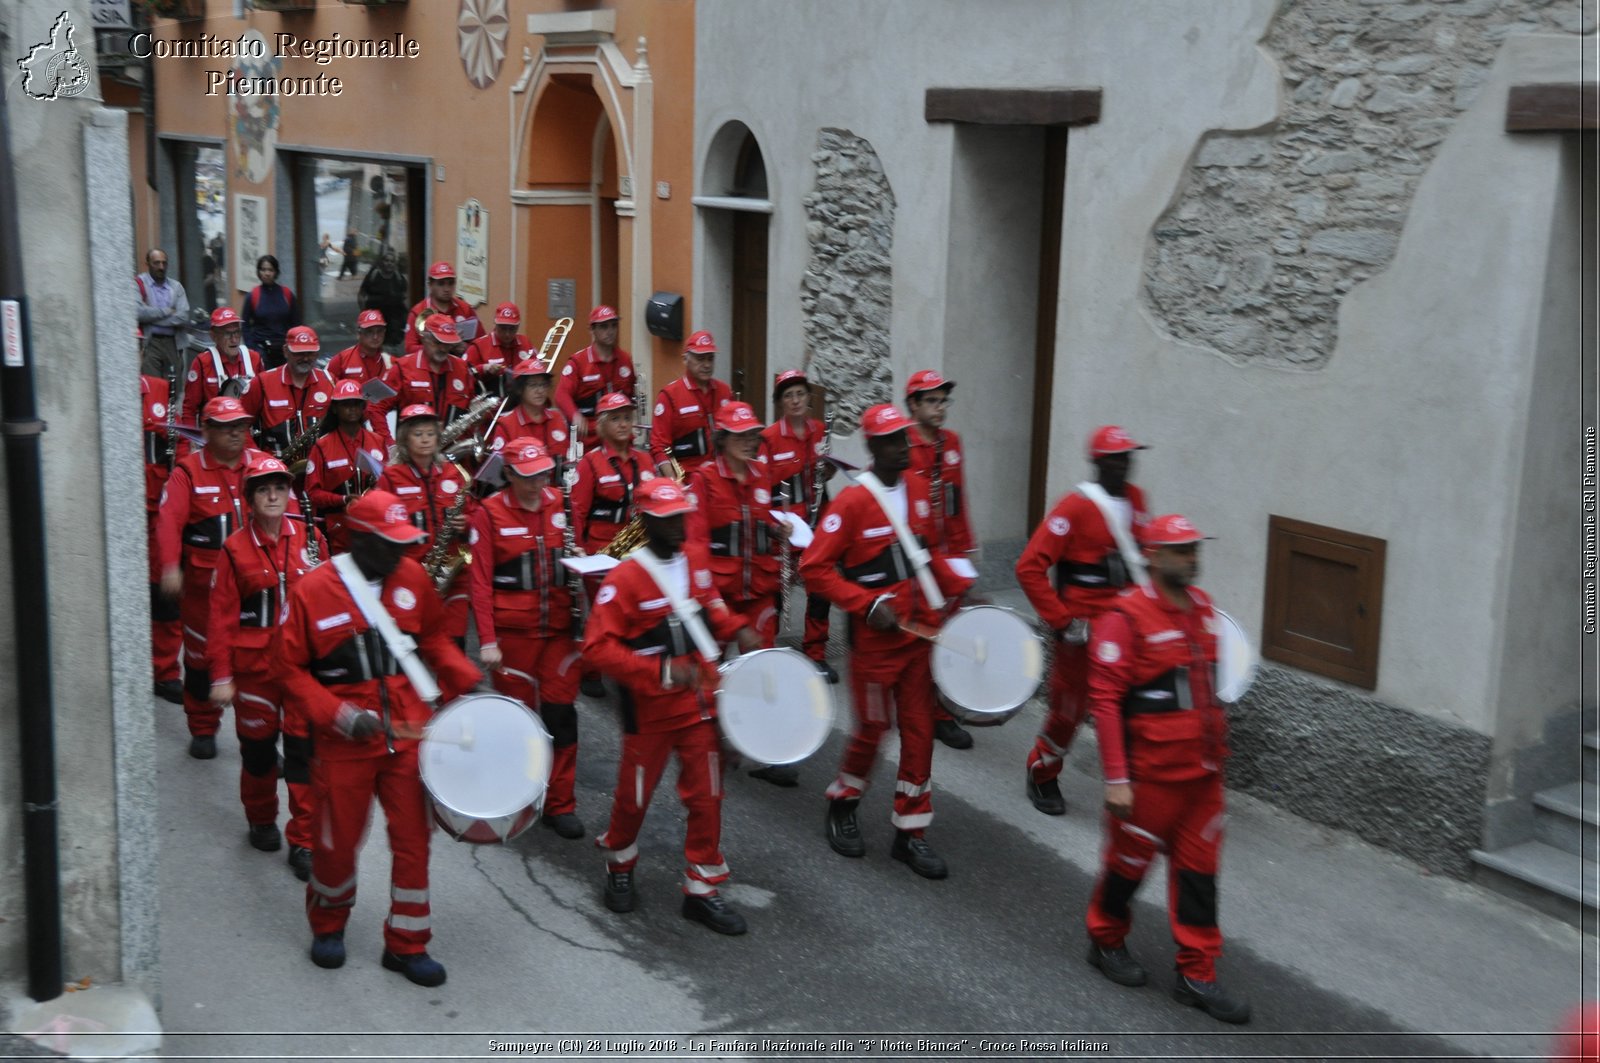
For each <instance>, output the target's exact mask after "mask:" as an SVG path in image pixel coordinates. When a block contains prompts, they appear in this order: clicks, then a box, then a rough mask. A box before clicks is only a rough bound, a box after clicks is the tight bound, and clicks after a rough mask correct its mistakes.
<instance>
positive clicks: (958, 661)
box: [933, 605, 1044, 726]
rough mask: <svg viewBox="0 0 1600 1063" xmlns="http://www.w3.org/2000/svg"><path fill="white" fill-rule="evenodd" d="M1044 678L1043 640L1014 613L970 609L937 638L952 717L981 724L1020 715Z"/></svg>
mask: <svg viewBox="0 0 1600 1063" xmlns="http://www.w3.org/2000/svg"><path fill="white" fill-rule="evenodd" d="M1043 675H1044V640H1043V639H1041V638H1040V637H1039V633H1038V632H1037V631H1036V630H1034V627H1033V625H1032V624H1030V623H1028V621H1026V620H1024V619H1023V618H1022V617H1021V616H1020V615H1018V614H1017V613H1014V612H1012V611H1011V610H1010V609H1002V608H1001V607H1000V606H997V605H971V606H968V607H966V608H965V609H961V610H958V611H957V612H956V614H955V615H954V616H952V617H951V618H950V619H949V620H947V621H945V624H944V627H942V628H940V629H939V634H938V636H937V637H936V638H935V639H934V644H933V682H934V685H935V686H937V687H938V688H939V694H940V695H941V696H942V697H943V699H944V701H945V704H946V705H948V706H949V708H950V712H951V713H952V714H953V715H956V716H959V717H960V718H961V719H962V720H964V721H966V722H967V723H971V724H974V725H976V726H994V725H996V724H1001V723H1004V722H1005V721H1007V720H1009V719H1010V718H1011V717H1013V716H1015V715H1016V714H1017V712H1018V711H1020V710H1021V708H1022V706H1023V705H1025V704H1027V702H1028V699H1029V698H1031V697H1033V695H1034V693H1035V692H1036V691H1037V690H1038V689H1039V680H1040V678H1041V677H1042V676H1043Z"/></svg>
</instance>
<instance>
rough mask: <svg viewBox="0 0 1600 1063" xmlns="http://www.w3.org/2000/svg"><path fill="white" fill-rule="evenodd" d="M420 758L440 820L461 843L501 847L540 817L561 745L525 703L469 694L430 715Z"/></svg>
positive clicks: (423, 782) (434, 809)
mask: <svg viewBox="0 0 1600 1063" xmlns="http://www.w3.org/2000/svg"><path fill="white" fill-rule="evenodd" d="M417 760H418V762H419V764H420V766H421V770H422V785H423V786H425V787H426V788H427V790H428V794H429V796H430V797H432V798H433V818H434V820H435V821H436V822H437V823H438V824H439V826H440V827H442V828H444V830H445V831H446V832H447V833H449V834H450V835H451V837H453V838H455V839H456V840H457V841H463V842H475V843H478V844H487V845H495V844H500V843H503V842H508V841H510V840H511V839H513V838H515V837H516V836H517V835H519V834H521V833H522V832H523V831H525V830H527V829H528V828H529V827H531V826H533V823H534V821H535V820H537V819H538V818H539V812H540V810H541V809H542V808H543V807H544V798H545V790H546V788H547V787H548V786H549V784H550V769H551V766H552V765H553V764H554V763H555V751H554V748H553V747H552V746H551V744H550V734H549V732H547V731H546V730H545V729H544V723H543V722H542V721H541V720H540V719H539V717H537V716H535V715H534V714H533V712H532V711H531V710H529V708H528V707H527V706H526V705H524V704H523V703H522V702H520V701H518V700H516V699H515V698H508V697H506V696H505V695H503V694H468V695H466V696H465V697H461V698H457V699H456V700H455V701H452V702H451V703H450V704H448V705H446V706H445V707H444V708H443V709H440V710H439V712H438V713H436V714H435V715H434V717H433V719H432V720H430V721H428V725H427V727H425V728H424V729H423V732H422V742H421V745H420V747H419V748H418V751H417Z"/></svg>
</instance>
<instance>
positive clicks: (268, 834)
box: [250, 823, 283, 853]
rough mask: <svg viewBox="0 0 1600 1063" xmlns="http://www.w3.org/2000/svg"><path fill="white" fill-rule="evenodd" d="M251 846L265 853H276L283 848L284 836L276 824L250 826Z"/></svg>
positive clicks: (253, 824)
mask: <svg viewBox="0 0 1600 1063" xmlns="http://www.w3.org/2000/svg"><path fill="white" fill-rule="evenodd" d="M250 844H251V845H252V846H254V847H255V848H257V849H260V850H261V851H262V852H264V853H275V852H277V851H278V850H279V849H282V848H283V835H282V834H279V833H278V825H277V824H276V823H252V824H250Z"/></svg>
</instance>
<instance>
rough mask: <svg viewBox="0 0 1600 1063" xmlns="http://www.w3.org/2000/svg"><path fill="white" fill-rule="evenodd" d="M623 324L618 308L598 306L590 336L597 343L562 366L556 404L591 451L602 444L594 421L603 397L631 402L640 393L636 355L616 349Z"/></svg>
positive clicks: (619, 348)
mask: <svg viewBox="0 0 1600 1063" xmlns="http://www.w3.org/2000/svg"><path fill="white" fill-rule="evenodd" d="M620 324H621V321H620V320H619V319H618V316H617V311H616V308H615V307H610V306H597V307H595V308H594V309H593V310H591V311H590V312H589V334H590V335H591V336H592V337H593V340H594V342H592V343H590V344H589V346H587V347H585V348H584V349H583V350H581V351H579V352H577V353H576V354H574V355H573V356H572V357H571V358H569V359H567V364H566V365H564V366H562V367H561V383H560V384H559V385H557V387H556V405H557V406H559V407H561V412H562V413H563V414H564V415H565V416H566V418H567V420H568V421H571V422H572V427H573V429H574V431H576V432H577V433H578V435H579V437H580V438H581V439H582V440H583V445H584V448H585V449H592V448H593V447H594V446H595V445H596V444H597V443H598V441H599V436H598V434H597V433H596V426H595V423H594V419H595V412H596V411H595V407H596V404H598V403H599V401H600V399H601V397H602V396H605V395H610V394H612V393H614V392H619V393H621V394H623V395H626V396H627V398H628V401H629V402H632V401H633V398H634V394H635V393H636V392H637V390H638V383H639V381H638V379H637V378H636V377H635V376H634V370H633V355H631V354H629V353H628V352H627V351H625V350H623V349H622V348H621V347H618V346H617V332H618V326H619V325H620Z"/></svg>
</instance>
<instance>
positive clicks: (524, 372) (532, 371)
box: [511, 358, 554, 380]
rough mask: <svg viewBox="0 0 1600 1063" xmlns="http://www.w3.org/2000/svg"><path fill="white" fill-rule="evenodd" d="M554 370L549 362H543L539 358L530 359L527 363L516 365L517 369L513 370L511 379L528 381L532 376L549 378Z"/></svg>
mask: <svg viewBox="0 0 1600 1063" xmlns="http://www.w3.org/2000/svg"><path fill="white" fill-rule="evenodd" d="M553 368H554V366H552V365H551V364H550V363H549V362H541V361H540V360H539V359H537V358H529V359H528V360H527V361H523V362H518V363H517V364H516V367H515V368H513V369H512V370H511V379H512V380H526V379H528V378H529V377H530V376H549V375H550V371H551V370H552V369H553Z"/></svg>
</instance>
